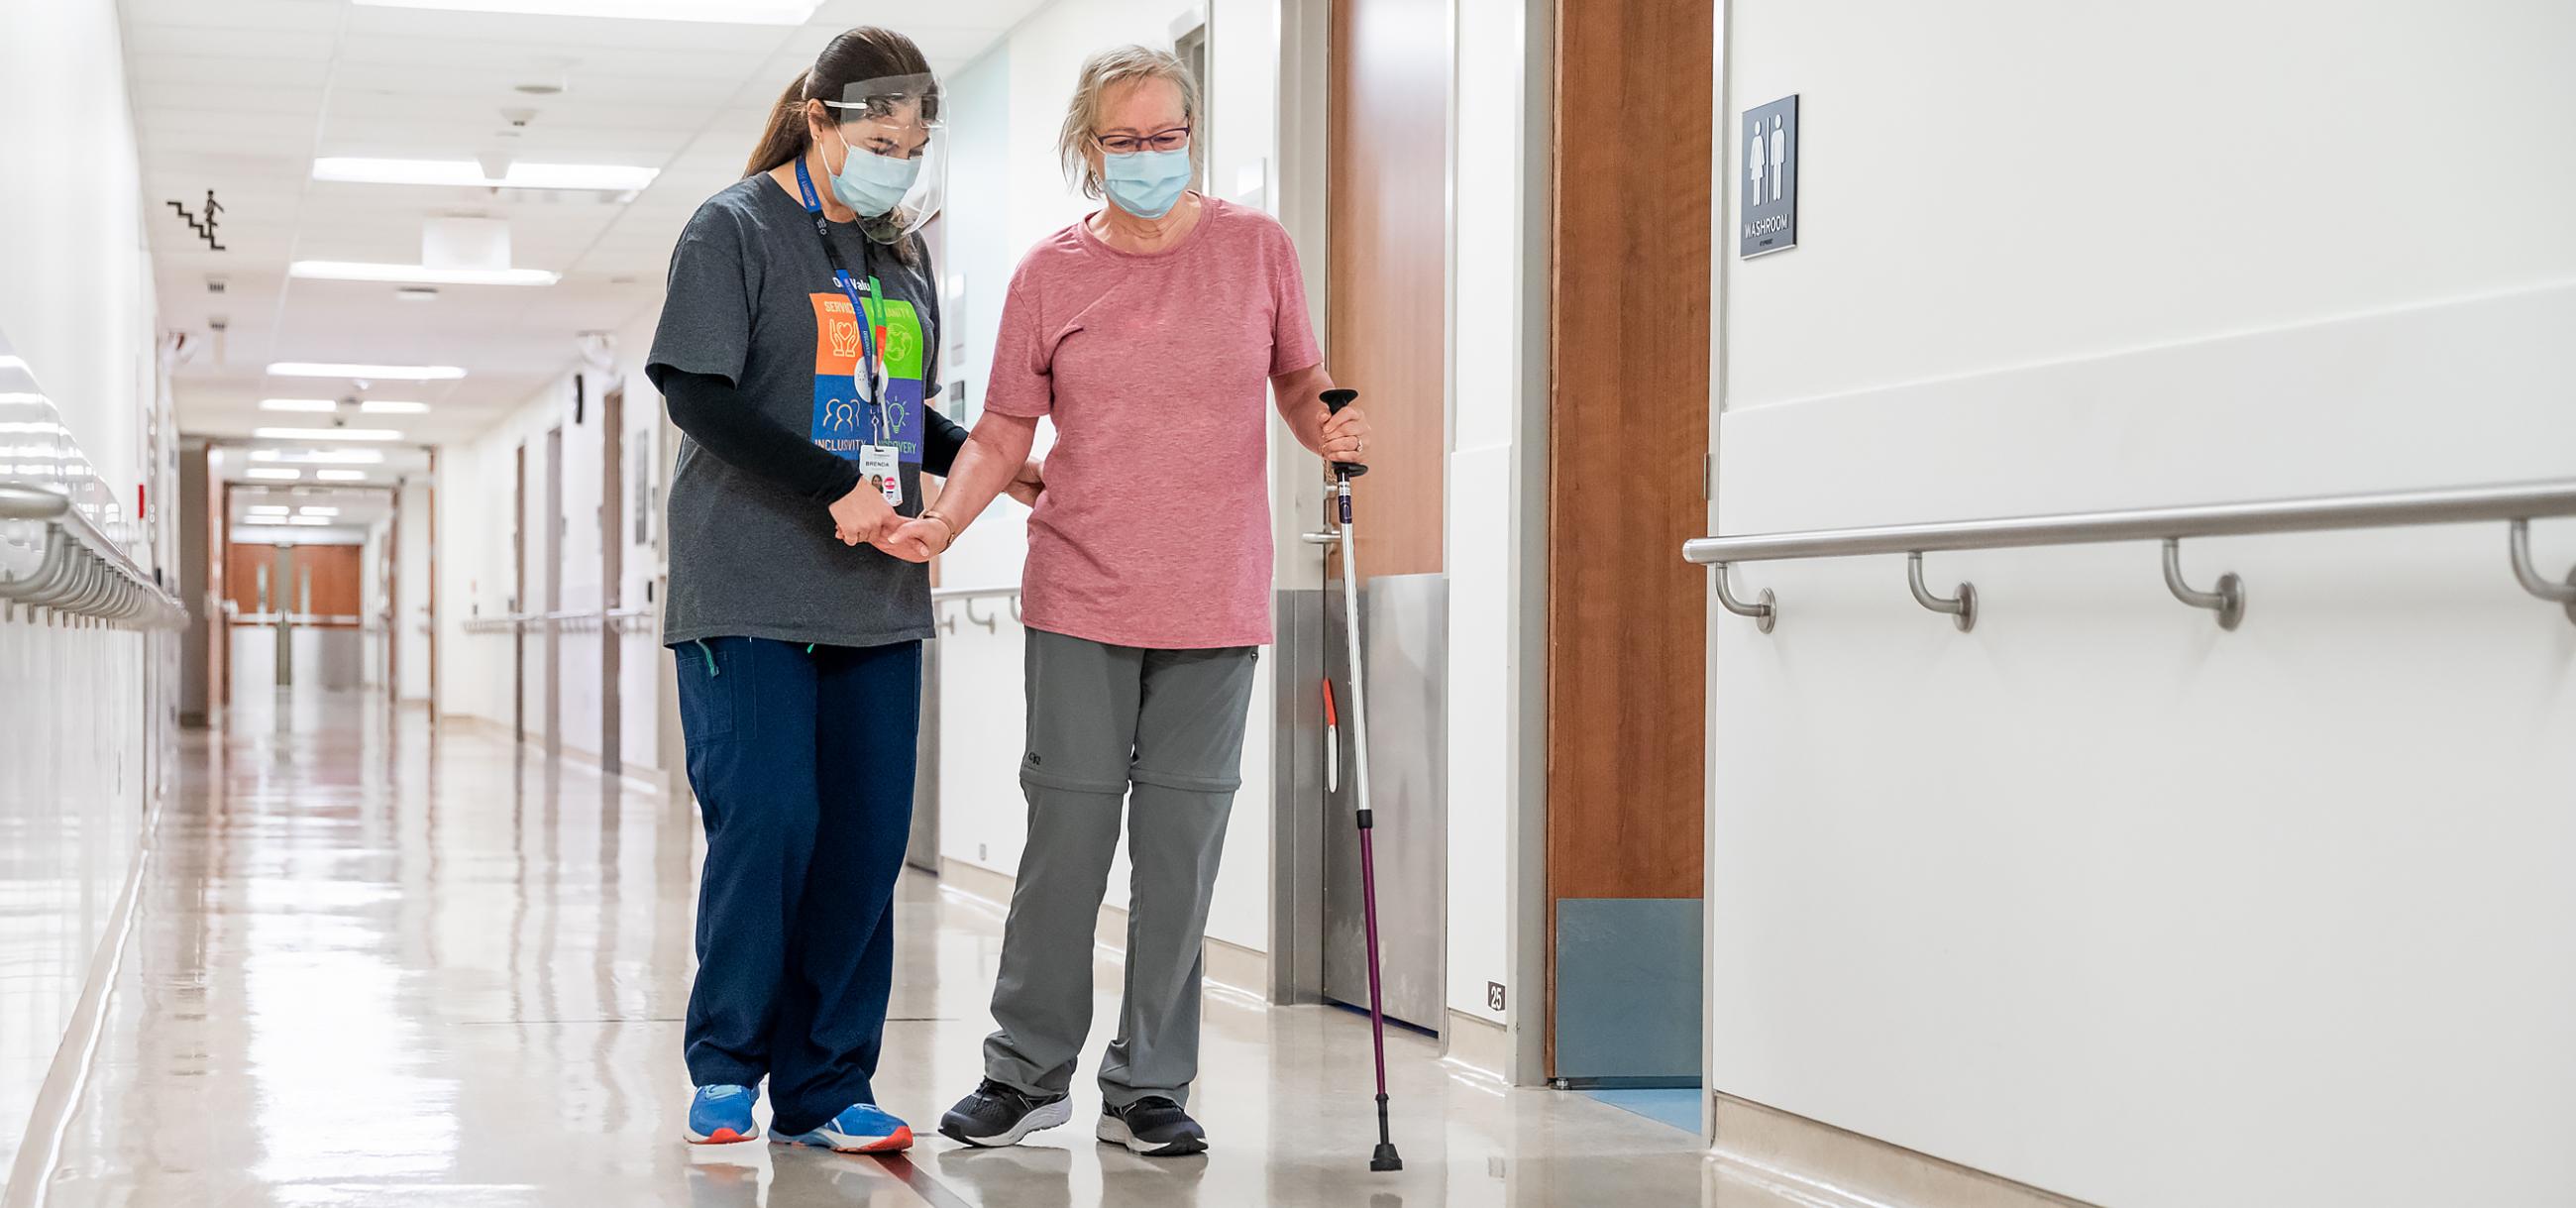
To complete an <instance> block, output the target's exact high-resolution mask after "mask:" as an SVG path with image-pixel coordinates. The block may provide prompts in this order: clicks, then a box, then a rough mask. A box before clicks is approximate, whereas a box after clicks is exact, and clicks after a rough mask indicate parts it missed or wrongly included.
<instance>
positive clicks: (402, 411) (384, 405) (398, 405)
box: [358, 398, 429, 415]
mask: <svg viewBox="0 0 2576 1208" xmlns="http://www.w3.org/2000/svg"><path fill="white" fill-rule="evenodd" d="M358 410H360V411H364V412H366V413H367V414H369V415H420V414H423V413H425V412H427V411H428V410H429V404H427V403H416V402H413V401H411V400H410V399H402V398H371V399H368V400H366V401H365V402H362V403H359V404H358Z"/></svg>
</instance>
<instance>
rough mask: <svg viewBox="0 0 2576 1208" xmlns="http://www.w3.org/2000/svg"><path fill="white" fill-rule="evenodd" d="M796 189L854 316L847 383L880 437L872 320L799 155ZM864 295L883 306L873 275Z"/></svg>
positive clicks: (882, 419) (882, 422)
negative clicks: (853, 359)
mask: <svg viewBox="0 0 2576 1208" xmlns="http://www.w3.org/2000/svg"><path fill="white" fill-rule="evenodd" d="M796 191H797V192H798V193H800V194H802V195H803V196H804V199H805V212H806V213H808V214H811V215H813V216H814V233H815V234H817V235H820V236H822V237H823V258H824V259H826V260H828V261H830V262H831V264H832V280H833V282H834V283H835V284H837V285H839V286H840V287H841V294H842V296H843V297H846V298H848V299H849V300H850V310H851V312H852V313H853V314H855V315H857V316H858V322H859V372H857V373H856V374H853V375H851V384H852V385H853V386H855V387H856V388H857V390H858V394H859V398H860V401H862V402H864V403H866V404H867V405H868V411H869V416H868V426H869V430H870V431H872V432H875V433H876V434H877V439H879V440H883V439H885V436H884V428H885V416H884V414H883V408H882V407H881V406H880V405H879V400H878V399H877V396H876V395H877V325H876V321H875V320H874V319H873V318H871V317H869V314H868V308H867V306H866V305H865V304H863V303H861V302H860V300H859V284H858V282H856V281H854V280H852V279H851V278H850V270H849V269H848V268H846V267H843V266H842V264H841V249H840V247H839V246H838V245H836V244H834V243H833V242H832V225H831V223H830V222H828V221H826V220H825V219H824V217H823V198H822V197H821V195H819V194H817V193H815V192H814V177H813V176H812V174H810V173H808V172H807V171H806V170H805V160H804V158H803V157H801V156H800V157H798V158H797V160H796ZM868 297H869V298H871V299H874V300H875V301H876V303H877V307H878V309H879V310H883V309H884V307H885V299H884V298H883V296H881V295H880V293H879V292H878V289H877V279H876V278H874V277H870V278H868Z"/></svg>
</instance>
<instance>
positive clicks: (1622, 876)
mask: <svg viewBox="0 0 2576 1208" xmlns="http://www.w3.org/2000/svg"><path fill="white" fill-rule="evenodd" d="M1713 20H1714V13H1713V5H1712V3H1711V0H1582V2H1581V3H1575V2H1572V0H1565V2H1561V3H1560V4H1559V5H1558V7H1557V29H1556V40H1557V41H1556V53H1557V62H1556V79H1555V81H1554V89H1553V92H1554V96H1555V109H1556V113H1555V122H1554V129H1555V138H1554V142H1555V146H1554V149H1553V151H1554V153H1553V155H1552V157H1551V162H1552V164H1553V171H1554V180H1553V182H1552V183H1553V192H1554V197H1553V204H1552V209H1551V215H1552V225H1553V231H1552V232H1551V234H1552V238H1553V246H1554V247H1555V248H1556V256H1555V260H1554V265H1553V268H1552V273H1553V277H1554V281H1553V283H1552V294H1551V304H1550V307H1549V311H1550V314H1551V315H1552V316H1553V321H1554V329H1553V332H1552V338H1551V341H1550V349H1549V360H1550V377H1551V385H1550V392H1551V393H1550V401H1549V417H1548V425H1547V427H1548V479H1549V482H1550V483H1551V488H1550V499H1549V517H1548V565H1547V576H1548V621H1547V624H1548V650H1547V668H1548V686H1547V696H1548V704H1547V716H1548V734H1547V743H1548V774H1547V810H1548V818H1547V831H1548V846H1547V869H1548V894H1549V918H1548V930H1549V937H1550V943H1549V958H1550V963H1549V976H1548V983H1549V984H1548V989H1549V997H1548V1013H1549V1017H1548V1030H1547V1037H1548V1072H1549V1074H1550V1075H1551V1076H1559V1075H1564V1074H1576V1075H1580V1074H1582V1073H1583V1071H1572V1070H1565V1069H1561V1068H1560V1063H1559V1060H1558V1058H1559V1052H1558V1044H1557V1041H1558V1039H1559V1034H1560V1033H1559V1028H1558V1024H1559V1022H1560V1020H1559V1017H1558V1007H1559V1004H1560V998H1561V996H1560V994H1559V993H1558V991H1559V989H1560V986H1559V978H1558V974H1559V969H1558V967H1557V957H1558V954H1559V951H1560V950H1559V947H1558V943H1557V941H1558V939H1559V938H1560V936H1561V934H1562V932H1561V930H1560V928H1561V926H1562V924H1563V922H1564V920H1563V919H1562V918H1561V917H1560V908H1561V907H1563V906H1564V905H1565V904H1566V903H1568V902H1570V901H1574V900H1578V899H1580V900H1583V901H1585V902H1586V903H1587V907H1586V909H1587V911H1588V910H1589V909H1590V904H1594V903H1605V902H1606V903H1612V904H1614V905H1616V904H1618V903H1622V902H1636V901H1638V900H1641V899H1660V900H1663V901H1665V902H1667V903H1669V902H1671V900H1673V899H1697V898H1699V897H1700V896H1701V875H1702V872H1701V868H1702V863H1703V861H1702V835H1703V828H1704V822H1703V810H1704V808H1705V806H1704V800H1703V795H1702V777H1701V769H1702V725H1703V717H1704V714H1703V712H1702V709H1703V707H1704V702H1703V700H1702V697H1703V684H1702V677H1703V676H1704V675H1705V674H1706V667H1707V664H1706V662H1705V659H1706V651H1705V649H1704V640H1703V639H1704V632H1703V625H1704V617H1705V607H1706V606H1705V604H1704V603H1703V600H1702V593H1703V584H1702V578H1703V576H1702V572H1700V571H1698V570H1697V569H1695V568H1693V567H1691V566H1689V565H1687V564H1686V563H1684V562H1683V561H1682V559H1681V546H1682V542H1683V541H1684V540H1686V539H1688V538H1691V537H1694V536H1698V535H1700V528H1701V527H1702V525H1703V524H1704V523H1705V520H1706V514H1707V513H1706V506H1707V505H1706V496H1705V489H1706V486H1705V483H1704V481H1703V475H1704V473H1705V456H1706V452H1707V449H1708V397H1709V394H1708V385H1709V317H1710V290H1709V280H1708V275H1709V274H1708V265H1709V222H1710V218H1709V201H1710V198H1709V192H1710V186H1709V170H1710V145H1709V140H1710V133H1711V106H1710V99H1709V98H1710V95H1711V86H1712V82H1713V77H1712V73H1711V67H1712V63H1711V58H1712V48H1713V45H1714V26H1713ZM1684 915H1685V917H1687V915H1688V912H1684ZM1603 917H1613V918H1615V917H1619V916H1618V915H1617V913H1616V911H1615V910H1614V911H1612V912H1610V913H1609V914H1607V915H1605V916H1603ZM1666 917H1670V915H1669V912H1668V913H1667V915H1666ZM1691 947H1692V948H1693V950H1692V951H1689V952H1687V953H1686V954H1677V955H1674V957H1673V959H1676V960H1686V961H1687V964H1688V968H1689V970H1690V972H1691V974H1692V976H1694V977H1696V976H1697V970H1698V967H1699V963H1700V958H1699V953H1698V952H1697V951H1696V950H1695V949H1696V945H1695V944H1693V945H1691ZM1640 955H1641V956H1646V955H1647V954H1642V953H1641V954H1640ZM1665 955H1666V954H1664V953H1661V952H1658V953H1655V954H1652V955H1651V957H1650V959H1654V960H1658V961H1660V960H1662V959H1664V956H1665ZM1686 1023H1687V1026H1688V1028H1690V1029H1691V1031H1692V1034H1693V1036H1694V1037H1695V1036H1696V1031H1697V1029H1698V1027H1699V1021H1698V1020H1697V1018H1696V1017H1695V1013H1694V1018H1692V1019H1690V1020H1688V1021H1686ZM1696 1049H1697V1045H1696V1043H1694V1044H1693V1045H1692V1050H1693V1051H1694V1052H1696ZM1691 1072H1692V1073H1693V1074H1694V1075H1695V1074H1696V1063H1694V1064H1693V1066H1692V1069H1691Z"/></svg>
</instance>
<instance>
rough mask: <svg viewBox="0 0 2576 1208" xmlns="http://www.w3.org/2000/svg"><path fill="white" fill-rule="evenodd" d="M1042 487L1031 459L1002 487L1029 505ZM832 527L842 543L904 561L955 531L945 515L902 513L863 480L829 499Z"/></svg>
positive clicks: (926, 556) (934, 552)
mask: <svg viewBox="0 0 2576 1208" xmlns="http://www.w3.org/2000/svg"><path fill="white" fill-rule="evenodd" d="M1045 489H1046V478H1045V476H1044V474H1043V473H1042V472H1041V471H1040V469H1039V467H1038V463H1037V462H1034V461H1032V462H1029V463H1028V464H1027V465H1024V466H1022V467H1020V473H1019V476H1018V477H1016V478H1014V479H1012V480H1011V485H1010V486H1008V487H1006V488H1004V490H1006V491H1008V492H1009V493H1010V496H1011V498H1013V499H1016V500H1019V501H1020V502H1021V503H1022V504H1025V505H1027V506H1029V507H1036V506H1037V502H1038V494H1039V492H1041V491H1044V490H1045ZM832 531H833V535H835V536H837V537H839V538H840V539H841V544H843V545H847V546H857V545H858V544H859V543H860V542H866V543H867V544H869V545H873V546H875V547H877V548H878V549H879V550H882V551H884V552H885V553H886V554H888V555H891V556H893V557H897V558H901V559H903V560H904V561H906V562H928V561H930V560H931V559H932V558H933V557H936V556H938V555H939V554H941V553H944V552H946V551H947V549H948V547H949V546H950V545H953V544H955V543H956V541H957V533H956V531H955V530H953V529H951V528H950V527H949V525H948V522H947V521H946V520H945V519H943V518H941V517H938V516H913V517H907V516H904V515H902V514H901V513H898V512H896V511H895V510H894V508H893V506H892V505H890V504H888V503H887V502H886V500H885V494H884V492H882V491H880V490H879V489H878V488H877V487H876V486H874V485H872V484H870V483H867V482H864V481H863V482H861V483H859V485H858V486H856V487H854V488H852V489H851V491H850V493H849V494H847V495H843V496H842V497H840V498H839V499H838V500H835V501H834V502H833V504H832Z"/></svg>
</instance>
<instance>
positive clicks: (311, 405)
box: [259, 398, 340, 411]
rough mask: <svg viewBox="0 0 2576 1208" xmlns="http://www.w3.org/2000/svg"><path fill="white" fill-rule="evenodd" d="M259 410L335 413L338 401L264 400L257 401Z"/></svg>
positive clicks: (316, 399) (308, 399) (324, 399)
mask: <svg viewBox="0 0 2576 1208" xmlns="http://www.w3.org/2000/svg"><path fill="white" fill-rule="evenodd" d="M259 409H260V410H262V411H337V410H339V409H340V404H339V402H338V400H335V399H327V398H264V399H261V400H259Z"/></svg>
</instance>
